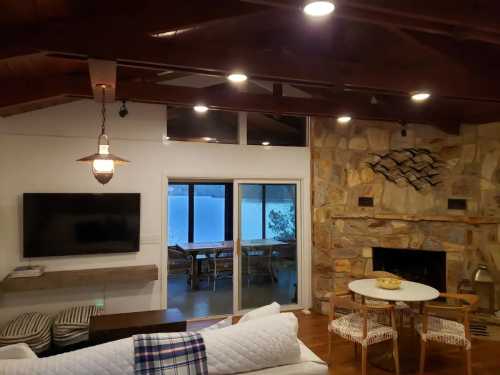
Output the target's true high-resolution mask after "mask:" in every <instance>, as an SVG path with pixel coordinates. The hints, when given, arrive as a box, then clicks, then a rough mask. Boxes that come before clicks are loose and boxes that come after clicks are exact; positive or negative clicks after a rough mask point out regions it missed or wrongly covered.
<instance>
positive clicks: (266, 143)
mask: <svg viewBox="0 0 500 375" xmlns="http://www.w3.org/2000/svg"><path fill="white" fill-rule="evenodd" d="M270 145H271V142H268V141H264V142H262V146H270Z"/></svg>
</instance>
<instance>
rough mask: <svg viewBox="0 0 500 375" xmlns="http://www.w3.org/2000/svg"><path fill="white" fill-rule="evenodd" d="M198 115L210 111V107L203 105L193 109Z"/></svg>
mask: <svg viewBox="0 0 500 375" xmlns="http://www.w3.org/2000/svg"><path fill="white" fill-rule="evenodd" d="M193 109H194V111H195V112H196V113H206V112H207V111H208V107H207V106H206V105H203V104H197V105H195V106H194V107H193Z"/></svg>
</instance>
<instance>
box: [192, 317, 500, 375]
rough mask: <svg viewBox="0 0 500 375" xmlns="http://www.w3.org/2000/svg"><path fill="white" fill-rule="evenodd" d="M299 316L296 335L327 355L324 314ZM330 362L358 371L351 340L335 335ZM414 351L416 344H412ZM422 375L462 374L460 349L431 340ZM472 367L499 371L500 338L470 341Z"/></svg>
mask: <svg viewBox="0 0 500 375" xmlns="http://www.w3.org/2000/svg"><path fill="white" fill-rule="evenodd" d="M296 315H297V317H298V319H299V337H300V339H301V340H302V341H303V342H304V343H305V344H306V345H307V346H308V347H309V348H311V350H312V351H313V352H315V353H316V354H317V355H318V356H319V357H320V358H322V359H323V360H326V359H327V355H328V331H327V324H328V318H327V317H326V316H322V315H319V314H314V313H313V314H311V315H304V314H303V313H301V312H297V313H296ZM213 323H214V320H211V321H198V322H190V323H188V330H189V329H191V330H194V329H199V328H203V327H206V326H208V325H210V324H213ZM334 350H335V352H334V353H335V354H334V365H333V367H332V368H330V374H335V375H359V374H360V373H361V362H360V360H359V358H358V360H355V359H354V350H353V346H352V344H351V343H349V342H347V341H345V340H342V339H340V338H335V341H334ZM414 350H415V351H418V350H419V349H418V344H417V343H416V344H415V349H414ZM427 358H428V361H427V371H426V373H425V374H426V375H461V374H464V373H465V371H464V367H463V360H462V354H461V352H460V351H459V350H458V349H457V348H454V347H451V346H446V345H439V344H431V347H430V350H429V351H428V357H427ZM472 362H473V365H472V366H473V367H472V371H473V374H474V375H500V342H495V341H484V340H474V341H473V342H472ZM389 374H391V373H390V372H387V371H383V370H379V369H377V368H375V367H373V366H370V365H368V375H389Z"/></svg>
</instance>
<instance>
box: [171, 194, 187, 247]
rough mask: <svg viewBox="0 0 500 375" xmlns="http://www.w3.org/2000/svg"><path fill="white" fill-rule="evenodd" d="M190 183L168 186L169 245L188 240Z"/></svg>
mask: <svg viewBox="0 0 500 375" xmlns="http://www.w3.org/2000/svg"><path fill="white" fill-rule="evenodd" d="M188 227H189V194H188V185H169V186H168V245H169V246H175V245H176V244H179V243H185V242H188V232H189V230H188Z"/></svg>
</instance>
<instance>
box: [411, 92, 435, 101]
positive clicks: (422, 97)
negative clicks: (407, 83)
mask: <svg viewBox="0 0 500 375" xmlns="http://www.w3.org/2000/svg"><path fill="white" fill-rule="evenodd" d="M430 97H431V93H430V92H428V91H416V92H414V93H412V94H411V100H413V101H414V102H417V103H421V102H425V101H426V100H427V99H429V98H430Z"/></svg>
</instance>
